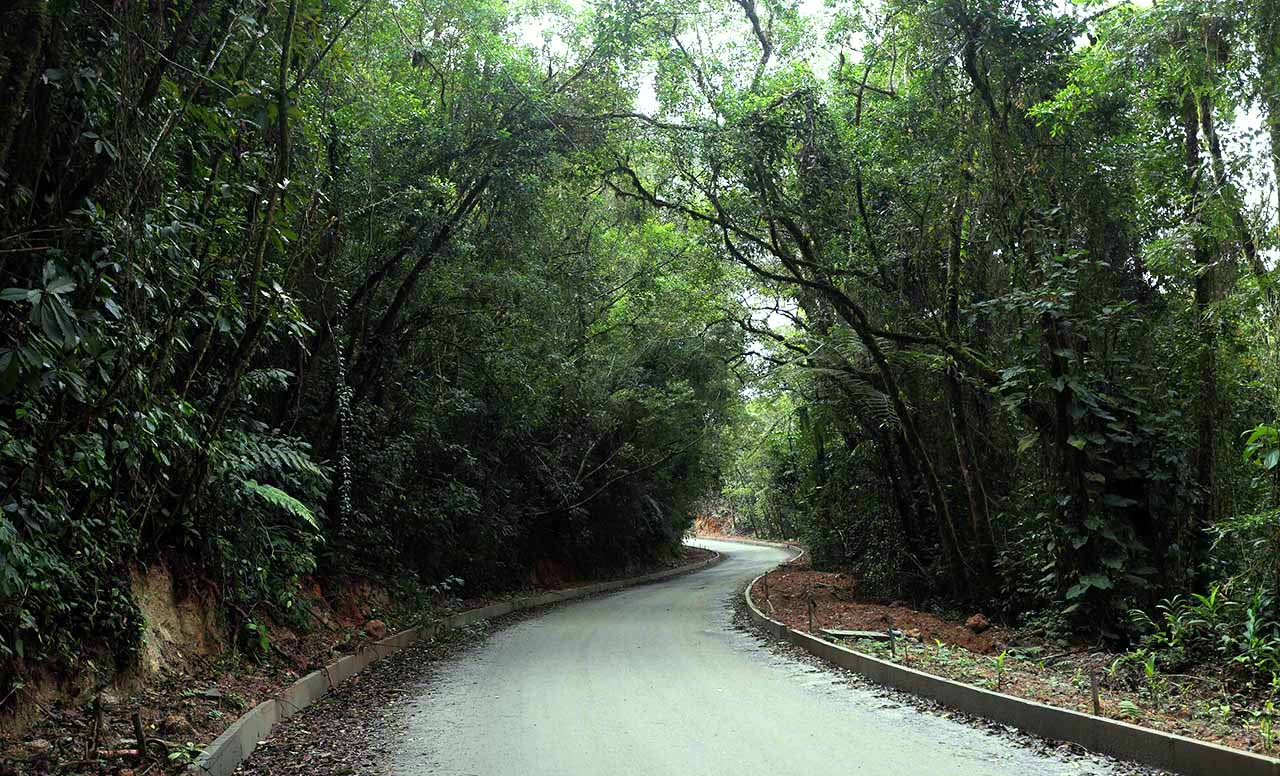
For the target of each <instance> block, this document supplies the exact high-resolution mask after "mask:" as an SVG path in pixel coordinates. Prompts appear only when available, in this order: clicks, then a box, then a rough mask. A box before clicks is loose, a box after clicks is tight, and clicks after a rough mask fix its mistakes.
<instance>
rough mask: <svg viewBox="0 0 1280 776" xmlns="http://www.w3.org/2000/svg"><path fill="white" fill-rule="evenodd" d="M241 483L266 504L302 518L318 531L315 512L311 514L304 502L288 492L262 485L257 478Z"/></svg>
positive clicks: (318, 526)
mask: <svg viewBox="0 0 1280 776" xmlns="http://www.w3.org/2000/svg"><path fill="white" fill-rule="evenodd" d="M243 483H244V488H245V490H247V491H249V492H250V493H253V494H256V495H257V496H259V497H260V498H261V499H262V500H263V501H266V502H267V503H268V504H271V505H272V506H274V507H277V508H279V509H283V510H284V511H286V512H288V513H289V514H291V515H293V516H294V517H296V518H298V519H299V520H302V521H303V522H304V523H306V524H307V525H309V526H310V527H311V528H313V529H315V531H316V532H317V533H318V532H319V531H320V523H319V522H317V521H316V516H315V514H313V513H312V512H311V510H310V509H307V505H306V504H303V503H302V502H301V501H299V500H297V499H296V498H294V497H293V496H290V495H289V494H288V493H285V492H284V491H283V490H280V489H279V488H277V487H275V486H274V485H263V484H262V483H260V482H258V481H257V480H244V481H243Z"/></svg>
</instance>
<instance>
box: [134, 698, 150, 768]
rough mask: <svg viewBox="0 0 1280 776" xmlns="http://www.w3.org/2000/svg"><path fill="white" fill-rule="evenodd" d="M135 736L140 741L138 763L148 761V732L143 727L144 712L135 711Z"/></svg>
mask: <svg viewBox="0 0 1280 776" xmlns="http://www.w3.org/2000/svg"><path fill="white" fill-rule="evenodd" d="M133 735H134V737H135V738H137V739H138V762H142V761H143V760H146V759H147V730H146V728H144V727H143V726H142V710H141V709H134V712H133Z"/></svg>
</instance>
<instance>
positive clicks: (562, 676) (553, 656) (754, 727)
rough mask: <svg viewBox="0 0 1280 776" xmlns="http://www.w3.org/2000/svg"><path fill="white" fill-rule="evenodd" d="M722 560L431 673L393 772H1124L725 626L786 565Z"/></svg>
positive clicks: (529, 630) (568, 775)
mask: <svg viewBox="0 0 1280 776" xmlns="http://www.w3.org/2000/svg"><path fill="white" fill-rule="evenodd" d="M703 544H704V546H708V547H711V548H712V549H715V550H719V551H721V552H724V553H725V554H726V555H727V556H728V557H727V558H726V559H725V561H724V562H722V563H721V564H720V565H718V566H716V567H714V568H711V569H708V570H705V571H701V572H698V573H695V574H691V575H688V576H684V577H680V578H678V579H674V580H671V581H667V582H663V583H659V584H654V585H648V586H644V587H638V588H632V589H630V590H625V591H622V592H619V593H614V594H611V595H608V596H604V597H600V598H595V599H592V600H588V601H583V602H580V603H574V604H567V605H564V606H562V607H559V608H556V609H553V610H551V611H550V612H548V613H547V614H545V615H543V616H541V617H537V618H534V619H530V620H526V621H524V622H521V623H519V624H517V625H515V626H513V627H511V628H509V629H507V630H505V631H502V632H500V633H498V634H496V635H495V636H494V637H493V638H492V639H491V640H490V641H488V642H486V643H485V644H484V645H483V646H482V647H480V648H478V649H477V650H474V651H471V652H469V653H467V654H465V655H463V656H461V657H460V658H458V659H456V660H454V661H452V662H450V663H447V664H445V665H444V666H442V670H441V671H440V672H438V673H437V675H436V677H435V678H434V679H433V680H432V681H431V682H430V684H429V685H428V686H425V687H423V688H422V694H421V696H420V697H419V698H418V699H417V700H415V701H414V702H413V703H412V704H411V706H410V708H409V718H408V733H407V735H406V736H405V738H404V739H403V740H402V741H400V742H398V743H397V745H396V749H395V752H394V756H393V760H392V763H391V764H392V767H393V770H394V772H395V773H396V774H398V775H399V776H426V774H432V775H433V776H508V775H510V776H544V775H545V776H553V775H554V776H611V775H613V774H635V776H668V775H670V776H700V775H703V774H705V775H707V776H755V775H756V774H759V775H760V776H766V775H767V776H791V775H792V774H794V775H795V776H822V775H823V774H841V775H842V776H845V775H847V774H860V775H866V776H870V775H871V774H877V775H878V774H885V775H886V776H890V775H891V776H914V775H915V774H920V775H921V776H926V775H927V776H934V775H935V774H936V775H937V776H969V775H971V774H972V775H973V776H977V775H978V774H983V775H984V776H985V775H987V774H1018V776H1033V775H1039V774H1055V775H1057V774H1116V773H1124V772H1125V771H1124V770H1123V769H1117V768H1116V767H1115V766H1113V765H1108V763H1107V762H1105V761H1103V760H1101V759H1098V760H1094V759H1080V758H1071V759H1068V758H1063V757H1059V756H1056V755H1046V754H1040V753H1037V752H1036V751H1034V750H1033V749H1031V748H1028V747H1026V746H1022V745H1019V744H1017V743H1014V742H1013V741H1012V740H1010V739H1008V738H1005V737H1002V736H998V735H993V734H990V733H987V732H985V731H983V730H980V729H977V728H974V727H970V726H968V725H965V724H962V723H959V722H956V721H953V720H950V719H946V718H943V717H940V716H936V715H933V714H929V713H926V712H923V711H920V710H918V709H916V708H914V707H912V706H909V705H902V704H900V703H897V702H895V701H893V700H890V699H889V698H887V697H884V695H883V694H881V693H879V692H877V691H875V690H874V689H868V688H864V687H861V686H851V685H850V684H849V683H847V682H846V681H844V680H843V679H841V678H840V677H838V676H837V675H835V674H832V673H829V672H827V671H826V670H821V669H817V668H814V667H812V666H810V665H807V664H805V663H803V662H799V661H795V660H792V659H790V658H785V657H780V656H778V655H776V654H774V653H773V652H772V651H770V650H769V649H767V648H765V646H764V644H763V642H762V641H761V640H760V639H759V638H758V637H756V636H754V635H752V634H750V633H744V632H742V631H738V630H735V629H734V628H733V627H732V623H731V611H730V604H731V601H732V597H733V596H734V595H736V594H737V593H738V592H739V591H740V590H741V589H742V587H743V585H744V584H745V583H746V582H747V581H748V580H749V579H751V578H752V577H754V576H755V575H756V574H759V573H760V572H762V571H764V570H766V569H768V568H770V567H772V566H773V565H774V564H776V563H778V562H779V561H781V560H783V559H784V557H785V553H784V552H783V551H781V550H776V549H773V548H768V547H755V546H748V545H742V544H728V543H724V542H705V543H703Z"/></svg>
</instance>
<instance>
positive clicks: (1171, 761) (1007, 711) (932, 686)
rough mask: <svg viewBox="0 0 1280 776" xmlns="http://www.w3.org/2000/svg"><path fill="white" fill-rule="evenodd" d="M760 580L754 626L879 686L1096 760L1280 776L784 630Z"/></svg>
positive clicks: (1204, 773) (1260, 763)
mask: <svg viewBox="0 0 1280 776" xmlns="http://www.w3.org/2000/svg"><path fill="white" fill-rule="evenodd" d="M723 541H737V540H735V539H724V540H723ZM748 543H749V544H755V543H757V542H748ZM775 546H778V545H775ZM785 546H789V547H793V548H794V547H795V545H785ZM795 557H797V558H798V557H800V556H799V555H797V556H795ZM793 560H794V558H793ZM763 576H764V575H763V574H761V575H760V577H763ZM760 577H756V578H755V579H753V580H751V584H749V585H747V589H746V592H745V593H744V594H743V595H744V596H745V597H746V600H747V608H748V610H749V612H750V615H751V619H752V620H753V621H754V622H755V623H756V624H757V625H759V626H760V627H761V628H762V629H763V630H765V631H766V632H768V633H770V634H772V635H774V636H776V637H778V638H780V639H782V640H783V641H786V642H789V643H791V644H794V645H796V646H797V647H800V648H801V649H803V650H805V651H806V652H808V653H810V654H812V655H815V656H817V657H820V658H822V659H823V660H826V661H828V662H830V663H834V664H835V665H838V666H840V667H841V668H847V669H849V670H851V671H856V672H858V673H859V674H862V675H863V676H865V677H867V678H869V679H871V680H873V681H875V682H878V683H880V684H883V685H887V686H889V687H893V688H894V689H897V690H902V691H904V692H909V693H912V694H914V695H921V696H924V697H926V698H931V699H932V700H935V701H937V702H938V703H941V704H942V705H944V706H948V707H950V708H953V709H956V710H958V711H962V712H965V713H966V714H972V715H974V716H978V717H983V718H985V719H989V720H992V721H994V722H999V723H1001V724H1005V725H1009V726H1010V727H1015V728H1017V729H1019V730H1024V731H1026V732H1028V733H1034V734H1035V735H1038V736H1041V737H1042V738H1048V739H1052V740H1056V741H1070V742H1072V743H1076V744H1080V745H1081V746H1083V747H1085V748H1086V749H1089V750H1092V751H1094V752H1101V753H1103V754H1108V755H1111V756H1112V757H1117V758H1120V759H1123V760H1132V761H1134V762H1138V763H1142V764H1143V765H1149V766H1152V767H1155V768H1160V769H1163V770H1166V771H1172V772H1174V773H1181V774H1186V776H1280V760H1277V759H1274V758H1271V757H1264V756H1262V755H1258V754H1253V753H1252V752H1246V751H1244V750H1242V749H1232V748H1230V747H1226V746H1221V745H1219V744H1212V743H1208V742H1206V741H1197V740H1195V739H1193V738H1187V737H1186V736H1179V735H1174V734H1172V733H1163V732H1160V731H1158V730H1152V729H1151V728H1145V727H1141V726H1138V725H1131V724H1129V723H1127V722H1121V721H1119V720H1114V719H1108V718H1106V717H1095V716H1092V715H1090V714H1082V713H1080V712H1078V711H1071V710H1069V709H1060V708H1057V707H1056V706H1047V705H1045V704H1043V703H1037V702H1035V701H1029V700H1026V699H1024V698H1015V697H1014V696H1012V695H1005V694H1004V693H999V692H993V691H991V690H984V689H982V688H980V687H974V686H972V685H968V684H962V683H960V682H955V681H952V680H950V679H944V678H942V677H940V676H934V675H933V674H928V673H925V672H923V671H917V670H915V669H914V668H907V667H906V666H900V665H898V664H896V663H890V662H889V661H887V660H881V659H879V658H877V657H872V656H871V655H867V654H864V653H862V652H857V651H854V650H852V649H849V648H847V647H842V646H840V645H838V644H834V643H832V642H830V641H826V640H824V639H820V638H818V637H817V636H812V635H810V634H808V633H805V632H803V631H799V630H795V629H794V628H788V627H787V626H786V624H785V623H781V622H778V621H777V620H775V619H773V618H771V617H769V616H768V615H766V614H765V613H764V612H762V611H760V610H759V609H758V608H756V604H755V601H753V600H752V599H751V588H752V587H754V586H755V583H756V582H758V581H759V580H760Z"/></svg>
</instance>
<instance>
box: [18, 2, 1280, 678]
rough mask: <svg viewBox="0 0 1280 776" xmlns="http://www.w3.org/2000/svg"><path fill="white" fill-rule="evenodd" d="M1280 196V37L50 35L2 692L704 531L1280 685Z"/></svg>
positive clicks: (71, 9) (190, 19)
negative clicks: (1191, 607)
mask: <svg viewBox="0 0 1280 776" xmlns="http://www.w3.org/2000/svg"><path fill="white" fill-rule="evenodd" d="M1277 173H1280V3H1278V2H1276V0H1247V1H1246V0H1238V1H1230V2H1228V1H1225V0H1222V1H1217V0H1215V1H1208V0H1205V1H1196V2H1193V1H1191V0H1176V1H1171V2H1160V3H1153V4H1145V3H1129V2H1095V1H1092V0H1089V1H1085V0H1081V1H1079V2H1074V3H1062V2H1032V1H1027V2H1012V1H1010V2H996V1H993V0H928V1H927V2H904V1H902V0H882V1H873V0H829V1H828V2H826V3H825V4H818V3H816V2H805V3H799V4H797V3H794V2H785V1H779V0H600V1H599V2H592V3H583V4H568V5H566V4H560V3H543V2H522V1H521V2H504V1H503V0H461V1H454V0H450V2H441V1H440V0H405V1H404V2H391V1H388V0H165V1H164V2H158V3H142V2H137V1H136V0H114V1H113V2H107V0H102V1H101V2H98V1H96V0H91V1H90V2H72V1H71V0H14V1H13V2H11V3H9V4H8V5H7V6H6V8H5V9H4V10H0V612H2V613H3V620H2V621H0V663H3V666H4V668H3V683H11V682H13V681H15V677H17V676H18V675H19V674H20V673H21V671H22V670H23V667H24V665H30V664H33V663H58V662H63V663H66V662H69V661H73V660H74V659H76V657H77V656H78V655H80V654H81V652H82V650H83V648H84V647H85V645H101V644H110V645H112V650H113V651H114V653H115V657H116V659H117V660H118V661H119V662H120V664H121V665H123V664H125V663H126V662H127V661H128V660H129V659H130V656H131V654H132V650H133V648H134V647H135V646H136V642H137V635H138V631H139V622H138V613H137V609H136V607H135V605H134V603H133V602H132V601H131V600H130V599H129V596H128V594H127V585H126V584H125V581H126V580H127V576H128V573H129V569H130V568H132V567H133V566H134V565H135V564H138V563H149V562H152V561H154V560H156V559H158V558H162V557H163V558H181V559H183V560H184V562H187V563H190V564H191V566H192V568H194V569H196V570H197V571H198V573H200V574H203V575H205V576H207V577H209V578H212V579H216V580H217V581H218V584H219V586H220V588H219V589H220V590H221V591H222V595H223V596H224V597H225V603H226V605H227V607H228V611H230V612H233V613H234V614H233V617H232V620H233V622H234V627H235V629H236V632H237V634H239V635H240V636H241V637H245V635H246V634H247V633H251V632H252V629H251V626H253V625H254V624H255V623H256V622H257V621H259V620H261V619H263V618H268V617H272V618H281V617H285V618H287V617H288V616H290V612H291V611H293V608H292V607H293V601H294V599H293V596H294V593H295V592H296V591H297V589H298V585H299V580H300V579H302V578H303V577H307V576H310V575H315V574H339V573H346V572H349V571H350V570H352V569H360V570H363V571H364V572H368V573H376V574H379V575H383V576H385V577H386V578H393V579H400V580H409V581H411V582H413V583H416V584H421V585H429V584H433V583H435V582H437V581H440V580H444V579H446V578H454V579H457V578H460V579H462V580H463V581H464V583H465V585H466V586H468V589H469V590H503V589H511V588H514V587H518V586H520V585H523V584H526V583H527V581H528V579H529V575H530V572H531V569H532V568H533V567H534V566H535V565H536V564H537V563H539V562H540V561H545V560H548V559H551V560H554V561H556V562H557V563H560V564H564V565H566V566H567V567H571V568H573V569H574V570H575V571H577V572H579V573H582V574H587V575H591V574H604V573H611V572H615V571H619V570H622V569H625V568H627V567H630V566H634V565H637V564H642V563H644V562H647V561H652V560H654V559H656V558H658V557H660V556H661V555H663V554H664V553H668V552H670V551H671V550H672V549H673V548H674V547H675V546H676V545H677V544H678V542H679V541H680V538H681V536H682V535H683V534H684V532H685V531H686V529H687V528H688V527H689V526H690V524H691V521H692V519H693V517H694V515H695V514H709V513H716V514H718V515H721V516H723V517H725V518H726V519H727V520H728V521H729V522H731V523H732V524H734V525H735V526H736V527H737V528H738V529H739V530H747V531H751V532H754V533H757V534H759V535H762V536H780V537H789V538H795V537H799V538H802V539H804V540H805V541H806V543H807V544H808V546H809V547H810V548H811V550H812V551H813V556H814V560H815V563H817V564H819V565H821V566H824V567H828V568H839V569H845V570H849V571H852V572H853V573H855V574H856V575H857V576H858V577H859V579H860V580H862V583H863V584H864V586H865V587H866V589H867V590H869V591H872V592H874V593H875V594H878V595H883V596H885V597H892V598H910V599H912V600H914V601H916V602H917V603H921V604H923V603H927V602H935V603H936V602H939V601H953V602H956V601H960V602H970V603H980V604H982V605H984V607H985V608H987V610H988V611H992V612H993V613H996V614H999V615H1000V616H1003V617H1004V618H1007V619H1018V618H1023V619H1027V618H1038V619H1039V620H1042V621H1043V622H1045V623H1046V627H1058V628H1070V627H1077V626H1080V625H1085V626H1087V627H1089V628H1092V629H1095V630H1096V631H1098V632H1099V634H1100V635H1102V636H1105V637H1106V638H1111V639H1116V640H1119V641H1124V640H1133V639H1138V638H1143V637H1147V638H1150V637H1151V636H1152V632H1153V630H1159V629H1160V628H1162V627H1163V626H1161V625H1159V624H1157V623H1155V622H1154V621H1153V620H1152V619H1151V618H1150V617H1147V618H1146V619H1145V620H1144V619H1143V618H1142V617H1141V616H1135V615H1134V612H1137V614H1138V615H1142V614H1143V613H1144V612H1150V611H1154V607H1155V606H1156V605H1157V604H1158V603H1159V602H1161V601H1162V600H1165V601H1166V603H1167V600H1171V599H1172V597H1174V596H1178V595H1179V594H1182V595H1184V596H1185V595H1190V594H1195V593H1198V594H1205V595H1207V594H1209V593H1210V591H1214V595H1215V596H1217V595H1218V594H1221V596H1222V600H1227V601H1230V602H1231V604H1232V605H1231V606H1228V607H1224V608H1222V609H1221V610H1215V611H1214V612H1213V613H1212V617H1213V618H1215V619H1214V620H1213V622H1212V623H1211V625H1206V626H1205V627H1204V628H1202V629H1200V630H1197V631H1195V633H1193V634H1190V635H1189V636H1188V638H1187V639H1186V640H1185V641H1184V642H1183V648H1184V649H1185V650H1186V655H1185V657H1186V658H1187V659H1198V658H1202V657H1205V656H1208V655H1216V656H1220V657H1225V658H1227V659H1229V660H1232V661H1235V662H1236V663H1239V664H1240V665H1242V666H1244V668H1245V670H1247V671H1249V672H1254V673H1255V674H1256V675H1258V676H1261V675H1262V674H1263V673H1267V672H1275V671H1280V626H1277V624H1276V622H1277V620H1280V418H1277V412H1278V409H1280V395H1278V393H1277V389H1278V388H1280V383H1278V382H1277V380H1278V377H1280V375H1278V374H1277V366H1278V361H1277V355H1278V353H1280V351H1277V347H1280V343H1277V339H1276V337H1277V317H1276V316H1277V314H1278V313H1280V309H1278V308H1277V299H1276V287H1275V281H1276V272H1275V268H1276V264H1277V242H1280V231H1278V227H1277V223H1278V221H1277V219H1278V218H1280V209H1278V208H1277V204H1276V189H1275V182H1276V179H1277ZM1179 600H1183V601H1184V603H1185V600H1186V599H1179ZM1214 600H1218V599H1217V598H1215V599H1214ZM1201 619H1204V618H1203V617H1202V618H1201ZM246 629H248V630H246Z"/></svg>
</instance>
